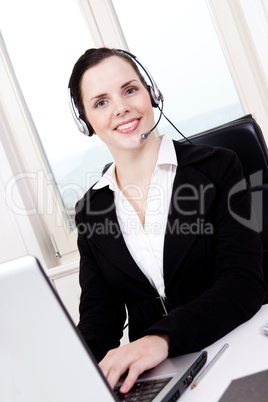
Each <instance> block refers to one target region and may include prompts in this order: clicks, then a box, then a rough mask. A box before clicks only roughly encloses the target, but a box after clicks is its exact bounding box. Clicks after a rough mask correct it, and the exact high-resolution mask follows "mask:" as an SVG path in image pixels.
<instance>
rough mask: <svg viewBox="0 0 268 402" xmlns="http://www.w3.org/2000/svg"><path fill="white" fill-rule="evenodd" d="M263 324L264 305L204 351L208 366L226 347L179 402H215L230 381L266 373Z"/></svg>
mask: <svg viewBox="0 0 268 402" xmlns="http://www.w3.org/2000/svg"><path fill="white" fill-rule="evenodd" d="M267 320H268V305H267V304H266V305H264V306H263V307H262V308H261V310H260V311H259V312H258V313H257V314H256V315H255V316H254V317H253V318H252V319H251V320H249V321H247V322H246V323H244V324H242V325H240V326H239V327H238V328H236V329H235V330H233V331H232V332H230V333H229V334H227V335H226V336H224V337H223V338H221V339H220V340H218V341H217V342H215V343H213V344H212V345H210V346H209V347H207V348H205V350H207V352H208V360H207V362H209V361H210V360H211V359H212V358H213V357H214V356H215V355H216V353H217V352H218V351H219V350H220V348H221V347H222V346H223V345H224V344H225V343H228V344H229V348H228V349H227V350H226V351H225V352H224V353H223V355H222V356H221V357H220V358H219V360H218V361H217V362H216V363H215V365H214V366H213V367H212V368H211V369H210V370H209V371H208V372H207V374H206V375H205V377H204V378H202V380H201V381H200V383H199V384H198V385H197V387H196V388H194V389H191V388H188V389H187V390H186V391H185V393H184V394H183V395H182V396H181V397H180V399H179V401H180V402H201V401H206V402H216V401H218V400H219V399H220V398H221V396H222V395H223V393H224V391H225V390H226V389H227V387H228V386H229V384H230V383H231V381H232V380H234V379H237V378H239V377H243V376H246V375H250V374H253V373H256V372H258V371H262V370H266V369H268V336H267V335H264V332H263V326H264V324H265V321H267Z"/></svg>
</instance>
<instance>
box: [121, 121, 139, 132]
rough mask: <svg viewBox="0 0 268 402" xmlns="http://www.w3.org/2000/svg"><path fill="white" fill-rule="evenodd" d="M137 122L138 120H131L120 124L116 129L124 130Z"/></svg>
mask: <svg viewBox="0 0 268 402" xmlns="http://www.w3.org/2000/svg"><path fill="white" fill-rule="evenodd" d="M137 122H138V120H133V121H131V122H129V123H127V124H122V125H121V126H118V127H117V128H116V129H117V130H126V129H127V128H130V127H132V126H134V124H136V123H137Z"/></svg>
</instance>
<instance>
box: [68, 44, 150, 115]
mask: <svg viewBox="0 0 268 402" xmlns="http://www.w3.org/2000/svg"><path fill="white" fill-rule="evenodd" d="M111 56H118V57H121V58H123V59H124V60H126V61H127V62H128V63H129V64H131V66H132V67H133V69H134V70H135V72H136V73H137V75H138V77H139V78H140V80H141V82H142V84H143V85H144V86H145V88H146V89H148V85H147V83H146V81H145V79H144V77H143V76H142V74H141V72H140V70H139V68H138V66H137V64H136V63H135V61H134V60H133V59H132V58H131V57H130V56H128V55H127V54H126V53H123V52H122V51H120V50H117V49H109V48H106V47H101V48H92V49H88V50H87V51H86V52H85V53H84V54H83V55H82V56H81V57H80V58H79V59H78V60H77V62H76V63H75V65H74V68H73V71H72V74H71V77H70V80H69V85H68V86H69V88H70V92H71V96H72V98H73V101H74V104H75V106H76V108H77V110H78V112H79V115H80V117H81V118H83V120H85V121H86V122H87V119H86V117H85V111H84V105H83V101H82V93H81V80H82V77H83V74H84V73H85V71H87V70H88V69H89V68H91V67H93V66H96V65H97V64H99V63H100V62H101V61H103V60H104V59H107V58H108V57H111ZM87 123H88V122H87Z"/></svg>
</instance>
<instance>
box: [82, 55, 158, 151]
mask: <svg viewBox="0 0 268 402" xmlns="http://www.w3.org/2000/svg"><path fill="white" fill-rule="evenodd" d="M81 92H82V100H83V105H84V109H85V114H86V118H87V119H88V121H89V122H90V124H91V126H92V127H93V129H94V132H95V133H96V134H97V135H98V136H99V137H100V138H101V140H102V141H104V142H105V143H106V144H107V146H108V147H109V148H110V150H111V152H112V153H113V151H115V150H126V149H133V148H137V147H139V146H141V145H142V144H143V143H144V140H142V139H141V134H143V133H146V132H147V131H149V130H150V129H151V128H152V127H153V125H154V113H153V108H152V104H151V99H150V95H149V93H148V91H147V89H146V88H145V87H144V85H143V84H142V83H141V81H140V79H139V77H138V75H137V73H136V72H135V70H134V69H133V67H132V66H131V64H129V63H128V62H127V61H126V60H124V59H122V58H121V57H118V56H111V57H109V58H107V59H104V60H103V61H102V62H101V63H99V64H98V65H96V66H94V67H91V68H90V69H88V70H87V71H86V72H85V73H84V75H83V77H82V80H81ZM146 141H148V140H146Z"/></svg>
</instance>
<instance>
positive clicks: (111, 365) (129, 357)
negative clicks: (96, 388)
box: [99, 335, 170, 393]
mask: <svg viewBox="0 0 268 402" xmlns="http://www.w3.org/2000/svg"><path fill="white" fill-rule="evenodd" d="M169 343H170V339H169V336H168V335H146V336H144V337H143V338H140V339H138V340H136V341H134V342H131V343H129V344H127V345H124V346H121V347H119V348H116V349H112V350H110V351H109V352H108V353H107V354H106V356H105V357H104V358H103V359H102V360H101V362H100V363H99V366H100V368H101V370H102V372H103V374H104V375H105V377H106V378H107V380H108V382H109V384H110V386H111V387H112V388H114V387H115V385H116V383H117V381H118V380H119V378H120V377H121V375H122V374H124V373H125V372H126V371H127V370H128V375H127V377H126V378H125V380H124V382H123V384H122V385H121V387H120V392H122V393H126V392H128V391H129V390H130V389H131V388H132V387H133V385H134V383H135V381H136V380H137V378H138V377H139V375H140V374H141V373H143V372H144V371H145V370H149V369H151V368H153V367H155V366H157V365H158V364H159V363H161V362H162V361H163V360H165V359H166V358H167V356H168V349H169Z"/></svg>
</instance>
